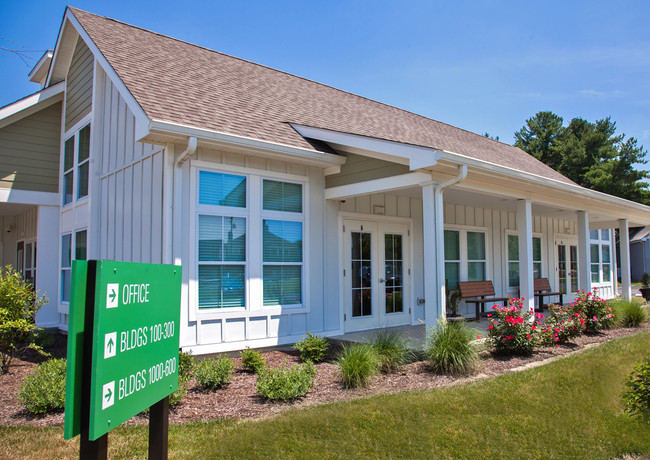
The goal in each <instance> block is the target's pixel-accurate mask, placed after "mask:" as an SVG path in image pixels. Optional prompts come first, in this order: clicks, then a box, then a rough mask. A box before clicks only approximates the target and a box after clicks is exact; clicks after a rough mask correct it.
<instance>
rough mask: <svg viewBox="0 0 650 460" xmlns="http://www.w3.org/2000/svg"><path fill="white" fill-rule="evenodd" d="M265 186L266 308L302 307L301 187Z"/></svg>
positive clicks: (265, 183)
mask: <svg viewBox="0 0 650 460" xmlns="http://www.w3.org/2000/svg"><path fill="white" fill-rule="evenodd" d="M262 183H263V187H262V209H263V211H262V214H263V217H268V218H264V219H263V220H262V254H263V256H262V261H263V284H264V293H263V305H265V306H270V305H297V304H302V262H303V256H302V253H303V249H302V246H303V244H302V235H303V223H302V220H303V216H302V210H303V206H302V184H296V183H291V182H279V181H275V180H269V179H264V180H263V181H262Z"/></svg>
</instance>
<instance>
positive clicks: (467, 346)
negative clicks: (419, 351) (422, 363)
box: [425, 320, 478, 375]
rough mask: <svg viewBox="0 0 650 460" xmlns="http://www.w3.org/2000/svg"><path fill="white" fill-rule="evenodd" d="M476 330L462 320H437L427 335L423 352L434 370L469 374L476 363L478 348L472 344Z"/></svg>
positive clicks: (453, 373)
mask: <svg viewBox="0 0 650 460" xmlns="http://www.w3.org/2000/svg"><path fill="white" fill-rule="evenodd" d="M475 333H476V331H475V330H473V329H470V328H469V327H467V325H466V324H465V323H464V322H453V323H450V322H447V321H444V320H439V321H438V326H437V327H435V328H432V329H431V330H430V331H429V333H428V336H427V343H426V346H425V354H426V356H427V360H428V361H429V366H430V367H431V369H433V370H434V371H435V372H439V373H443V374H451V375H469V374H471V373H472V372H474V370H475V369H476V365H477V364H478V350H477V349H476V345H475V344H474V338H475V336H476V334H475Z"/></svg>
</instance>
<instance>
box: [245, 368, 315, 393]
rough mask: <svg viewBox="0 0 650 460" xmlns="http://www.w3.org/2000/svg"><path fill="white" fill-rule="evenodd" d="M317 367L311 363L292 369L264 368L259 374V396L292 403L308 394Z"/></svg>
mask: <svg viewBox="0 0 650 460" xmlns="http://www.w3.org/2000/svg"><path fill="white" fill-rule="evenodd" d="M315 375H316V366H314V364H313V363H312V362H310V361H308V362H306V363H305V364H301V365H296V366H291V367H290V368H275V369H269V368H267V367H264V368H263V369H262V370H261V371H260V373H259V374H257V394H258V395H260V396H261V397H263V398H266V399H270V400H272V401H291V400H294V399H296V398H300V397H301V396H304V395H306V394H307V392H308V391H309V389H310V388H311V387H312V385H313V383H314V376H315Z"/></svg>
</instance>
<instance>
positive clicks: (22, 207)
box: [0, 203, 34, 217]
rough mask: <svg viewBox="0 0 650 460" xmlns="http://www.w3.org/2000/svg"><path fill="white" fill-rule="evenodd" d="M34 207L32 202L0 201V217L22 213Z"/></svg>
mask: <svg viewBox="0 0 650 460" xmlns="http://www.w3.org/2000/svg"><path fill="white" fill-rule="evenodd" d="M33 207H34V205H31V204H18V203H0V217H4V216H13V215H16V214H20V213H22V212H24V211H27V210H28V209H30V208H33Z"/></svg>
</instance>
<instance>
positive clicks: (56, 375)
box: [18, 359, 66, 414]
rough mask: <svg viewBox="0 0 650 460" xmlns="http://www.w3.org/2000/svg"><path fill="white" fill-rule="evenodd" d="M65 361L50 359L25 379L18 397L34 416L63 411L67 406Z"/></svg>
mask: <svg viewBox="0 0 650 460" xmlns="http://www.w3.org/2000/svg"><path fill="white" fill-rule="evenodd" d="M65 371H66V360H65V359H50V360H48V361H45V362H44V363H41V364H39V365H38V366H36V369H34V373H33V374H31V375H28V376H27V377H25V380H24V381H23V383H22V385H21V386H20V393H19V394H18V396H19V397H20V400H21V401H22V403H23V404H24V405H25V406H26V407H27V410H28V411H29V412H31V413H32V414H46V413H48V412H56V411H60V410H63V408H64V405H65Z"/></svg>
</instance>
